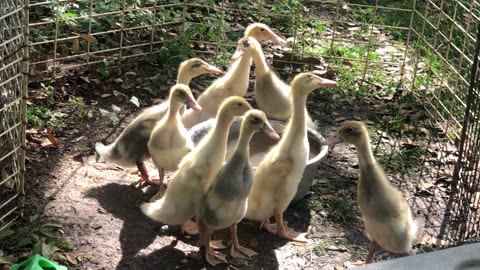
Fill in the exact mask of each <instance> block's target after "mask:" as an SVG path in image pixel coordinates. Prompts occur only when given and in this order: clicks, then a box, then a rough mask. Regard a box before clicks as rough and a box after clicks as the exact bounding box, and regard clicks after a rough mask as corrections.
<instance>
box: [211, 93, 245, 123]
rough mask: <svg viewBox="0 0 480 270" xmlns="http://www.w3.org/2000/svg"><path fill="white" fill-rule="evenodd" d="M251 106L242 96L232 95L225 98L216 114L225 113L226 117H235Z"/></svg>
mask: <svg viewBox="0 0 480 270" xmlns="http://www.w3.org/2000/svg"><path fill="white" fill-rule="evenodd" d="M251 109H252V106H250V104H249V103H248V101H247V100H245V99H244V98H243V97H238V96H233V97H228V98H226V99H225V100H224V101H223V102H222V105H220V109H219V110H218V114H225V115H228V117H232V118H233V117H235V116H241V115H243V114H244V113H245V112H247V111H248V110H251Z"/></svg>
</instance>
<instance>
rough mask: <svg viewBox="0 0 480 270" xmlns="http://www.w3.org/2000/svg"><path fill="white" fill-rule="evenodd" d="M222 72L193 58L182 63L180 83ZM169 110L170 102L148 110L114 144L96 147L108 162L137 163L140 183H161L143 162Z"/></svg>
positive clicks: (100, 144) (178, 79)
mask: <svg viewBox="0 0 480 270" xmlns="http://www.w3.org/2000/svg"><path fill="white" fill-rule="evenodd" d="M221 72H222V71H221V70H220V69H218V68H216V67H214V66H212V65H210V64H208V63H206V62H205V61H203V60H201V59H199V58H192V59H188V60H186V61H184V62H182V63H181V64H180V66H179V70H178V75H177V83H180V84H185V85H188V84H189V83H190V81H191V80H192V79H193V78H195V77H197V76H199V75H202V74H206V73H212V74H218V73H221ZM167 110H168V103H167V102H164V103H161V104H158V105H155V106H151V107H149V108H147V109H145V110H144V111H142V112H141V113H140V114H139V115H138V116H137V117H136V118H135V119H133V121H132V122H131V123H130V124H128V126H127V127H126V128H125V129H124V130H123V132H122V133H121V134H120V136H118V137H117V139H116V140H115V141H114V142H113V143H111V144H109V145H104V144H102V143H96V144H95V150H96V151H97V153H98V154H99V155H100V156H101V157H102V158H103V159H104V160H106V161H109V162H112V163H115V164H117V165H120V166H123V167H133V166H135V165H136V166H137V167H138V170H139V171H140V174H141V179H140V182H144V183H149V184H157V185H158V184H159V182H157V181H155V180H153V179H150V177H149V176H148V172H147V168H146V167H145V164H144V163H143V161H144V160H146V159H147V158H149V157H150V154H149V152H148V146H147V144H148V140H149V139H150V134H151V132H152V130H153V128H154V127H155V125H156V123H157V121H159V120H160V119H161V118H162V117H163V116H164V115H165V113H166V112H167Z"/></svg>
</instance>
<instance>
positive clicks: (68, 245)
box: [55, 239, 73, 249]
mask: <svg viewBox="0 0 480 270" xmlns="http://www.w3.org/2000/svg"><path fill="white" fill-rule="evenodd" d="M55 245H56V246H57V247H59V248H61V249H73V245H72V244H71V243H70V242H68V241H66V240H63V239H59V240H56V241H55Z"/></svg>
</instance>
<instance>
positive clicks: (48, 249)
mask: <svg viewBox="0 0 480 270" xmlns="http://www.w3.org/2000/svg"><path fill="white" fill-rule="evenodd" d="M53 248H54V245H52V243H49V244H45V243H43V244H42V256H43V257H45V258H47V259H52V258H53V254H55V251H54V250H53Z"/></svg>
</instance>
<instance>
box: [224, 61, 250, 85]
mask: <svg viewBox="0 0 480 270" xmlns="http://www.w3.org/2000/svg"><path fill="white" fill-rule="evenodd" d="M251 65H252V58H251V57H250V56H247V55H245V56H242V57H241V58H240V59H239V60H237V61H235V62H234V63H233V65H232V66H231V67H230V69H229V70H228V71H227V74H226V75H225V77H224V78H225V80H227V81H233V80H239V79H243V78H245V77H249V76H250V66H251Z"/></svg>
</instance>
